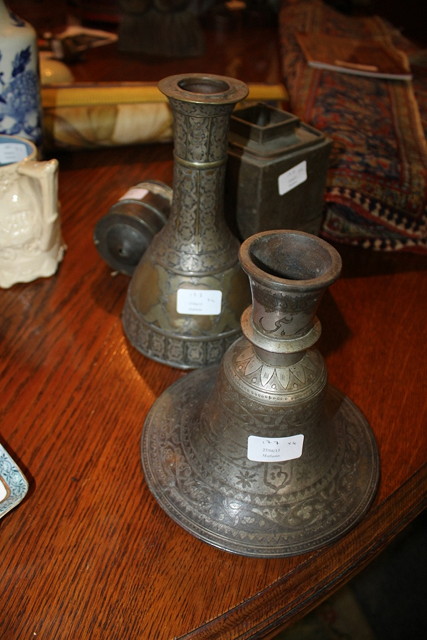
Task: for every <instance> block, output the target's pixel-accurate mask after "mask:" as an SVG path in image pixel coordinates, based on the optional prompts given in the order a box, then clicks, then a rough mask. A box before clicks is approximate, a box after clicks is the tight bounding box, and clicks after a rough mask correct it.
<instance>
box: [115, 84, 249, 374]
mask: <svg viewBox="0 0 427 640" xmlns="http://www.w3.org/2000/svg"><path fill="white" fill-rule="evenodd" d="M159 88H160V90H161V91H162V92H163V93H164V94H165V95H166V96H168V98H169V102H170V105H171V108H172V111H173V116H174V143H175V145H174V158H175V161H174V177H173V197H172V205H171V213H170V218H169V220H168V222H167V224H166V225H165V227H164V228H163V229H162V231H160V233H158V234H157V235H156V237H155V238H154V240H153V242H152V243H151V245H150V247H149V248H148V249H147V251H146V252H145V254H144V256H143V257H142V259H141V261H140V263H139V265H138V267H137V268H136V270H135V272H134V274H133V277H132V280H131V283H130V285H129V289H128V295H127V299H126V303H125V308H124V312H123V326H124V330H125V333H126V335H127V336H128V338H129V340H130V342H131V343H132V345H133V346H134V347H136V348H137V349H138V350H139V351H140V352H141V353H143V354H145V355H147V356H148V357H150V358H152V359H154V360H158V361H160V362H163V363H166V364H170V365H172V366H176V367H179V368H183V369H185V368H197V367H203V366H206V365H211V364H214V363H218V362H220V360H221V357H222V355H223V354H224V352H225V351H226V349H227V347H228V346H229V345H230V344H231V343H232V342H233V341H234V340H235V339H236V338H237V337H238V336H239V334H240V315H241V313H242V311H243V310H244V308H245V307H246V306H247V304H248V303H249V301H250V293H249V285H248V282H247V278H246V276H245V274H244V273H243V271H242V269H241V268H240V265H239V262H238V248H239V242H238V240H237V239H236V238H235V237H234V236H233V234H232V233H231V231H230V230H229V228H228V227H227V225H226V222H225V217H224V174H225V165H226V161H227V136H228V128H229V121H230V113H231V111H232V109H233V107H234V105H235V104H236V102H239V101H240V100H243V99H244V98H245V97H246V95H247V92H248V89H247V87H246V85H245V84H244V83H243V82H240V81H239V80H235V79H232V78H226V77H223V76H216V75H210V74H206V75H201V74H182V75H176V76H170V77H168V78H165V79H164V80H162V81H161V82H160V84H159ZM185 290H188V291H189V292H190V294H189V295H194V296H199V301H201V302H200V304H199V308H198V309H196V308H195V312H193V311H192V310H191V307H190V306H189V307H188V310H187V312H186V310H185V309H184V312H183V310H182V309H181V310H179V306H177V302H178V296H179V295H182V293H183V292H184V293H188V291H185ZM211 292H213V296H214V297H215V299H216V300H217V301H218V300H220V305H219V307H218V308H216V309H214V310H213V311H210V310H209V311H208V312H205V311H204V302H206V303H207V304H208V303H209V300H208V297H209V295H210V293H211ZM194 301H195V304H197V303H198V301H197V300H196V298H194ZM208 306H209V304H208Z"/></svg>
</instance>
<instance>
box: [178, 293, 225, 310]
mask: <svg viewBox="0 0 427 640" xmlns="http://www.w3.org/2000/svg"><path fill="white" fill-rule="evenodd" d="M221 301H222V291H218V290H216V289H178V293H177V299H176V310H177V312H178V313H182V314H185V315H191V316H218V315H219V314H220V313H221Z"/></svg>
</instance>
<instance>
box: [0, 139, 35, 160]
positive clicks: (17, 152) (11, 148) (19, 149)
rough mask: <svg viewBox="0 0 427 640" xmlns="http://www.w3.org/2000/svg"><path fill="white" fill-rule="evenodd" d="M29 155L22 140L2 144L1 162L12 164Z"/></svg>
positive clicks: (0, 150)
mask: <svg viewBox="0 0 427 640" xmlns="http://www.w3.org/2000/svg"><path fill="white" fill-rule="evenodd" d="M27 156H28V149H27V147H26V145H25V144H22V143H20V142H5V143H4V144H0V163H1V164H12V163H13V162H20V161H21V160H23V159H24V158H26V157H27Z"/></svg>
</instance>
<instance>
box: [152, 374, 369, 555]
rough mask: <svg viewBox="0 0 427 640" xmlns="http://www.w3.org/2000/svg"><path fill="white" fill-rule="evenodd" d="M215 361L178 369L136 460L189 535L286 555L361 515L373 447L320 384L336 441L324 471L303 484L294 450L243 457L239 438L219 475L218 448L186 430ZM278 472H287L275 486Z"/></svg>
mask: <svg viewBox="0 0 427 640" xmlns="http://www.w3.org/2000/svg"><path fill="white" fill-rule="evenodd" d="M218 370H219V367H216V366H215V367H208V368H205V369H199V370H197V371H194V372H192V373H190V374H189V375H187V376H186V377H184V378H181V379H180V380H178V381H177V382H176V383H175V384H173V385H172V386H171V387H169V388H168V389H167V390H166V391H165V392H164V393H163V394H162V395H161V396H160V397H159V398H158V400H157V401H156V402H155V404H154V405H153V407H152V409H151V411H150V413H149V414H148V416H147V419H146V422H145V425H144V429H143V432H142V438H141V456H142V464H143V469H144V474H145V478H146V481H147V483H148V486H149V488H150V490H151V492H152V494H153V495H154V497H155V498H156V500H157V501H158V503H159V504H160V506H161V507H162V508H163V510H164V511H165V512H166V513H167V514H168V515H169V516H170V517H171V518H172V519H173V520H174V521H175V522H176V523H178V524H179V525H180V526H181V527H183V528H184V529H185V530H187V531H188V532H189V533H191V534H192V535H194V536H195V537H196V538H199V539H200V540H203V541H204V542H207V543H209V544H211V545H213V546H215V547H217V548H219V549H222V550H224V551H228V552H231V553H235V554H239V555H244V556H252V557H260V558H262V557H263V558H278V557H284V556H293V555H298V554H302V553H306V552H309V551H312V550H314V549H317V548H319V547H322V546H324V545H328V544H331V543H332V542H334V541H335V540H337V539H338V538H340V537H342V536H343V535H344V534H345V533H347V532H348V531H349V530H350V529H351V528H353V527H354V526H355V525H356V524H357V523H358V522H359V521H360V520H361V519H362V518H363V516H364V515H365V513H366V511H367V510H368V508H369V506H370V504H371V502H372V500H373V498H374V496H375V492H376V489H377V485H378V480H379V461H378V453H377V447H376V443H375V439H374V437H373V434H372V431H371V429H370V426H369V424H368V423H367V421H366V419H365V417H364V416H363V414H362V413H361V412H360V410H359V409H358V408H357V407H356V406H355V405H354V403H353V402H351V400H349V398H347V397H346V396H345V395H343V394H342V393H341V392H340V391H338V390H337V389H335V388H334V387H331V386H329V387H328V389H327V393H326V398H325V416H327V425H325V428H328V429H332V430H333V431H334V437H333V441H335V442H336V443H337V445H336V450H335V451H334V450H332V451H331V461H330V465H329V467H328V468H327V469H326V470H325V473H324V474H323V477H321V478H319V477H317V478H316V480H315V481H313V483H312V486H310V485H307V481H306V479H305V478H304V477H303V478H301V473H297V472H295V470H298V467H297V466H296V465H298V464H303V462H302V460H303V458H301V459H300V460H297V461H295V460H293V461H287V462H277V463H276V462H258V463H256V462H252V461H248V459H247V457H246V455H245V451H244V447H240V448H239V447H237V448H236V447H235V446H234V445H233V443H230V453H231V458H232V461H233V464H234V465H235V472H233V474H231V475H232V476H233V477H231V476H230V477H224V474H222V473H221V471H220V468H219V467H220V466H221V465H220V464H218V465H217V466H216V464H215V459H217V460H218V451H214V450H213V451H212V452H210V451H209V455H206V451H203V452H201V451H197V447H194V443H193V440H194V439H193V440H192V430H193V429H195V428H198V427H199V425H200V421H201V415H202V411H203V406H204V403H205V401H206V398H207V396H208V394H209V393H210V391H211V389H212V387H213V384H214V382H215V379H216V375H217V372H218ZM222 450H224V447H222ZM290 464H292V465H293V469H294V471H293V472H292V473H289V468H290V467H289V465H290ZM300 469H301V467H300ZM302 475H303V476H304V475H305V474H302ZM298 476H299V478H300V479H299V480H298ZM279 477H283V478H285V477H289V478H290V479H291V480H290V482H289V484H288V485H287V486H286V484H285V485H284V486H281V487H277V488H276V489H275V488H274V482H275V481H277V478H279ZM261 485H262V490H261V491H260V490H259V488H260V486H261ZM256 488H257V490H255V489H256Z"/></svg>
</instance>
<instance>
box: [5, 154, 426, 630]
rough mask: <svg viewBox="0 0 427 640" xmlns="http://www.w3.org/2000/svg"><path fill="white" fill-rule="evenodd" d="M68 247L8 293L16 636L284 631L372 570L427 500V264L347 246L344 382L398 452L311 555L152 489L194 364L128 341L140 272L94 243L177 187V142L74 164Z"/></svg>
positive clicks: (339, 317) (332, 330)
mask: <svg viewBox="0 0 427 640" xmlns="http://www.w3.org/2000/svg"><path fill="white" fill-rule="evenodd" d="M59 160H60V175H59V194H60V200H61V203H62V227H63V233H64V237H65V239H66V242H67V245H68V250H67V252H66V255H65V258H64V261H63V263H62V264H61V266H60V268H59V270H58V272H57V274H56V275H55V276H53V277H51V278H48V279H40V280H37V281H35V282H33V283H29V284H22V285H21V284H20V285H15V286H14V287H12V288H11V289H8V290H2V291H0V304H1V309H2V312H1V320H0V331H1V344H0V352H1V364H0V367H1V369H0V376H1V399H2V401H1V437H2V442H3V444H5V445H6V447H7V449H8V450H9V452H10V453H11V454H12V455H13V456H14V457H15V459H16V460H17V462H18V463H19V464H20V465H21V467H22V469H23V470H24V471H25V473H26V475H27V477H28V479H29V482H30V491H29V493H28V495H27V497H26V498H25V500H24V501H23V503H21V504H20V505H19V506H18V507H17V508H15V509H14V510H13V511H11V512H10V513H9V514H8V515H7V516H5V517H4V518H3V520H2V521H1V524H0V545H1V554H2V560H1V570H0V576H1V582H0V594H1V604H2V606H1V609H2V612H1V616H0V637H1V638H2V640H21V639H22V638H32V637H40V638H43V640H54V639H57V638H61V640H68V639H70V640H75V639H76V638H91V639H96V638H107V637H108V638H126V639H129V640H131V639H135V640H136V639H137V638H138V639H141V638H144V639H145V638H147V639H150V640H151V639H153V640H154V639H155V640H172V638H181V639H183V638H185V639H190V638H191V639H193V638H197V639H198V640H201V639H208V638H209V639H210V640H213V639H214V638H215V639H221V640H227V639H230V640H231V639H234V638H247V639H249V638H264V637H272V635H274V632H276V631H277V630H278V629H279V628H280V627H282V626H285V625H287V624H289V623H290V622H291V621H292V620H295V619H296V618H297V617H298V616H301V615H303V614H304V612H306V611H308V610H309V609H310V608H312V607H314V606H315V605H316V604H317V603H318V602H319V601H320V600H321V599H323V598H325V597H326V596H327V595H328V594H329V593H330V592H332V591H333V590H335V589H337V588H338V587H339V586H340V585H341V584H343V583H344V582H346V581H347V580H348V579H349V578H350V577H351V576H352V575H353V574H355V573H356V572H358V571H359V570H361V569H362V568H363V567H364V566H365V565H366V564H367V563H368V562H369V561H370V560H371V559H372V558H373V557H374V556H375V555H376V554H377V553H378V552H379V551H381V549H382V548H383V547H384V546H385V545H386V544H387V543H388V542H389V541H390V540H391V539H392V538H393V537H394V536H395V535H396V534H397V533H398V532H399V531H400V530H401V529H402V528H403V527H405V525H406V524H407V523H409V522H410V521H411V520H412V519H413V518H414V517H415V515H416V514H417V513H418V512H419V511H420V510H421V508H422V504H423V499H424V495H425V466H424V463H425V453H426V450H425V436H424V429H425V425H426V408H427V394H426V384H425V383H426V373H425V372H426V366H425V363H426V361H427V349H426V341H425V339H424V334H423V327H424V325H425V317H426V316H425V313H426V300H427V273H426V267H427V264H426V259H425V257H422V256H417V255H410V254H400V255H399V254H380V253H371V252H367V251H363V250H356V249H350V248H346V247H344V246H341V247H338V249H339V251H340V252H341V255H342V257H343V262H344V270H343V275H342V277H341V279H340V280H339V281H338V282H337V283H335V284H334V285H333V287H332V288H331V289H330V291H328V293H327V295H326V297H325V298H324V301H323V303H322V306H321V309H320V318H321V320H322V323H323V329H324V331H323V336H322V338H321V340H320V342H319V348H320V349H321V351H322V352H323V354H324V355H325V358H326V362H327V366H328V370H329V376H330V380H331V382H332V383H333V384H335V385H336V386H338V387H339V388H340V389H342V390H343V391H344V392H345V393H347V394H348V395H349V396H350V398H351V399H352V400H353V401H354V402H355V403H356V404H357V405H358V406H359V407H360V408H361V409H362V410H363V411H364V413H365V414H366V416H367V418H368V420H369V421H370V423H371V425H372V428H373V430H374V432H375V435H376V438H377V441H378V446H379V451H380V457H381V474H382V476H381V484H380V487H379V492H378V496H377V498H376V500H375V503H374V505H373V506H372V508H371V509H370V511H369V513H368V515H367V516H366V517H365V518H364V520H363V521H362V522H361V524H360V525H359V526H357V527H356V528H355V529H354V530H353V531H352V532H351V533H349V534H348V535H346V536H345V537H344V538H343V539H341V540H340V541H338V542H337V543H335V544H334V545H332V546H330V547H326V548H323V549H321V550H318V551H316V552H312V553H308V554H305V555H302V556H300V557H293V558H285V559H278V560H276V559H274V560H265V559H250V558H245V557H240V556H234V555H231V554H228V553H226V552H223V551H220V550H217V549H215V548H213V547H210V546H209V545H207V544H205V543H203V542H201V541H199V540H197V539H195V538H193V537H192V536H191V535H189V534H188V533H186V532H185V531H184V530H182V529H181V528H180V527H179V526H178V525H176V524H175V523H174V522H172V521H171V520H170V519H169V518H168V517H167V516H166V515H165V514H164V513H163V511H162V510H161V508H160V507H159V506H158V505H157V503H156V502H155V500H154V498H153V497H152V495H151V494H150V492H149V490H148V488H147V486H146V484H145V481H144V477H143V473H142V468H141V463H140V453H139V439H140V434H141V430H142V426H143V423H144V419H145V416H146V414H147V412H148V410H149V408H150V407H151V405H152V404H153V402H154V401H155V399H156V398H157V397H158V396H159V395H160V394H161V393H162V391H163V390H164V389H166V388H167V387H168V386H169V385H170V384H171V383H172V382H173V381H174V380H176V379H178V378H179V377H180V376H183V375H186V374H185V373H184V372H181V371H178V370H175V369H172V368H170V367H167V366H164V365H161V364H158V363H155V362H153V361H150V360H148V359H147V358H145V357H144V356H142V355H141V354H139V353H138V352H136V351H135V350H134V349H133V348H132V347H131V346H130V345H129V344H128V342H127V340H126V339H125V337H124V335H123V331H122V326H121V320H120V314H121V311H122V308H123V304H124V298H125V294H126V289H127V286H128V283H129V279H128V278H127V277H126V276H124V275H113V274H111V272H110V269H109V268H108V266H107V265H106V264H105V263H104V262H103V261H102V259H101V258H100V256H99V255H98V253H97V251H96V249H95V246H94V244H93V240H92V232H93V228H94V225H95V222H96V221H97V220H98V219H99V218H100V217H101V216H102V215H104V214H105V212H106V211H107V210H108V208H109V206H110V205H111V204H112V203H113V202H115V201H116V200H117V199H118V198H119V197H120V196H121V195H122V194H123V192H124V191H125V190H126V189H127V188H128V187H129V186H131V185H132V184H134V183H136V182H138V181H140V180H143V179H147V178H156V179H160V180H164V181H166V182H170V180H171V174H172V148H171V146H170V145H164V146H162V145H157V146H155V145H154V146H146V147H135V148H133V147H128V148H121V149H108V150H99V151H80V152H75V153H70V154H65V155H63V156H62V157H60V158H59Z"/></svg>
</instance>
